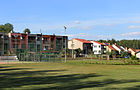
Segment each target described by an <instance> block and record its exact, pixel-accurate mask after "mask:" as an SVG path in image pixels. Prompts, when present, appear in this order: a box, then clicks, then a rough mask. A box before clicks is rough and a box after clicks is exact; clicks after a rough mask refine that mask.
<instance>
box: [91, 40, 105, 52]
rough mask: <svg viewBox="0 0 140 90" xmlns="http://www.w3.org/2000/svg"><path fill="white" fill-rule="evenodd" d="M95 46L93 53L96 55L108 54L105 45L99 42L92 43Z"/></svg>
mask: <svg viewBox="0 0 140 90" xmlns="http://www.w3.org/2000/svg"><path fill="white" fill-rule="evenodd" d="M90 42H91V43H92V44H93V53H94V54H97V55H98V54H105V53H106V47H105V45H104V44H103V43H100V42H97V41H90Z"/></svg>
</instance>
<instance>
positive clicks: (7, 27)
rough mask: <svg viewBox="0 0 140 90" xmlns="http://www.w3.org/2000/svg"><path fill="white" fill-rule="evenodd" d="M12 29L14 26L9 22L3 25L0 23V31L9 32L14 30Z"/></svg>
mask: <svg viewBox="0 0 140 90" xmlns="http://www.w3.org/2000/svg"><path fill="white" fill-rule="evenodd" d="M13 29H14V27H13V25H12V24H10V23H6V24H4V25H0V32H5V33H9V32H11V31H12V32H14V31H13Z"/></svg>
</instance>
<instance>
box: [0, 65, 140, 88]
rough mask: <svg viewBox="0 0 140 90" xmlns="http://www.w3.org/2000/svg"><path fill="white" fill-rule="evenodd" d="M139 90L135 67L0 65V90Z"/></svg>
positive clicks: (138, 71)
mask: <svg viewBox="0 0 140 90" xmlns="http://www.w3.org/2000/svg"><path fill="white" fill-rule="evenodd" d="M3 89H10V90H11V89H14V90H15V89H18V90H19V89H30V90H31V89H32V90H34V89H45V90H52V89H54V90H74V89H82V90H91V89H95V90H98V89H103V90H110V89H134V90H135V89H140V66H139V65H96V64H74V63H18V64H3V65H2V64H1V65H0V90H3Z"/></svg>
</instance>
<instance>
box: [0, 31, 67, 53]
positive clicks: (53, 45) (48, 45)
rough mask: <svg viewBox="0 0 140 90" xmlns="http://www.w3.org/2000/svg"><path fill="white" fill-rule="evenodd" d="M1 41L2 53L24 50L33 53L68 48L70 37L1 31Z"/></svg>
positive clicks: (0, 49)
mask: <svg viewBox="0 0 140 90" xmlns="http://www.w3.org/2000/svg"><path fill="white" fill-rule="evenodd" d="M0 42H1V43H0V55H4V54H15V53H16V52H18V51H24V50H27V51H28V52H30V53H33V52H43V51H44V50H54V51H61V50H62V49H63V48H65V47H66V48H68V37H67V36H57V35H42V34H24V33H8V34H6V33H0ZM65 42H66V43H65ZM65 45H66V46H65Z"/></svg>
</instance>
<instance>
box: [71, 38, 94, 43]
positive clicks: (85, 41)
mask: <svg viewBox="0 0 140 90" xmlns="http://www.w3.org/2000/svg"><path fill="white" fill-rule="evenodd" d="M74 39H75V40H78V41H80V42H83V43H91V42H90V41H88V40H85V39H78V38H74Z"/></svg>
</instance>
